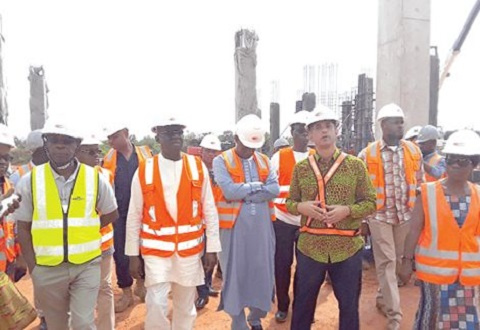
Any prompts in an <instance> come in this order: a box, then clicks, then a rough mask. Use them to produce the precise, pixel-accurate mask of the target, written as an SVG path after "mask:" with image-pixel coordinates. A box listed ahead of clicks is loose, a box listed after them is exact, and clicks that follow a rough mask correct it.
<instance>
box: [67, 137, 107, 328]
mask: <svg viewBox="0 0 480 330" xmlns="http://www.w3.org/2000/svg"><path fill="white" fill-rule="evenodd" d="M100 144H101V142H100V141H99V140H97V139H96V138H95V137H93V136H87V137H85V138H84V139H83V140H82V143H81V144H80V147H78V150H77V154H76V155H77V159H78V161H79V162H80V163H82V164H85V165H88V166H91V167H95V168H96V169H97V170H98V172H99V174H100V175H103V176H104V177H105V179H106V180H107V181H108V182H109V183H110V184H111V185H112V187H113V175H112V173H110V171H109V170H107V169H105V168H102V167H100V166H99V165H100V160H101V156H102V151H101V150H100ZM100 233H101V234H102V246H101V249H102V264H101V266H100V291H99V292H98V299H97V323H98V328H99V329H101V330H113V329H115V309H114V300H113V287H112V261H113V260H112V259H113V252H114V251H115V250H114V248H113V224H111V223H110V224H108V226H105V227H103V228H101V229H100Z"/></svg>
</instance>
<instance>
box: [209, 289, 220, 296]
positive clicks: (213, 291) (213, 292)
mask: <svg viewBox="0 0 480 330" xmlns="http://www.w3.org/2000/svg"><path fill="white" fill-rule="evenodd" d="M219 293H220V291H218V290H215V289H214V288H212V287H211V286H209V287H208V295H209V296H210V297H218V294H219Z"/></svg>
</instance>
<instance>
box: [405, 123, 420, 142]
mask: <svg viewBox="0 0 480 330" xmlns="http://www.w3.org/2000/svg"><path fill="white" fill-rule="evenodd" d="M421 129H422V126H413V127H412V128H410V129H409V130H408V131H407V133H405V140H410V139H411V138H413V137H415V136H418V133H420V130H421Z"/></svg>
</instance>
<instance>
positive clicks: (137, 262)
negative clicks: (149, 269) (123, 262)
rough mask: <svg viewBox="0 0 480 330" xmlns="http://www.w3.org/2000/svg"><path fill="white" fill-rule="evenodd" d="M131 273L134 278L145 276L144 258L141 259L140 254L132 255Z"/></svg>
mask: <svg viewBox="0 0 480 330" xmlns="http://www.w3.org/2000/svg"><path fill="white" fill-rule="evenodd" d="M129 259H130V267H129V271H130V275H131V276H132V277H133V278H134V279H137V280H138V279H141V278H142V277H144V276H145V274H144V272H143V267H142V260H141V259H140V256H130V257H129Z"/></svg>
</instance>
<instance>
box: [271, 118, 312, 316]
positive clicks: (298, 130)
mask: <svg viewBox="0 0 480 330" xmlns="http://www.w3.org/2000/svg"><path fill="white" fill-rule="evenodd" d="M309 116H310V113H309V112H308V111H299V112H297V113H296V114H295V115H294V116H293V118H292V120H291V121H290V132H291V134H292V138H293V147H286V148H284V149H281V150H280V151H278V152H277V153H275V154H274V155H273V156H272V159H271V162H272V168H273V169H274V170H276V171H277V173H278V183H279V185H280V194H279V195H278V196H277V198H275V200H274V202H275V216H276V218H277V221H275V222H274V223H273V228H274V229H275V238H276V245H275V287H276V291H275V293H276V296H277V308H278V310H277V312H276V314H275V320H276V321H277V322H285V321H286V320H287V315H288V309H289V307H290V297H289V291H290V282H291V276H290V275H291V267H292V264H293V255H294V251H295V243H296V241H297V232H298V229H299V226H300V216H299V215H293V214H290V213H289V212H288V210H287V206H286V205H285V201H286V198H288V192H289V190H290V181H291V179H292V173H293V168H294V167H295V164H297V163H298V162H300V161H302V160H304V159H306V158H307V157H308V155H309V154H314V153H315V150H314V149H310V151H309V149H308V147H307V145H308V131H307V128H306V126H305V125H306V124H307V121H308V119H309Z"/></svg>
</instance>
